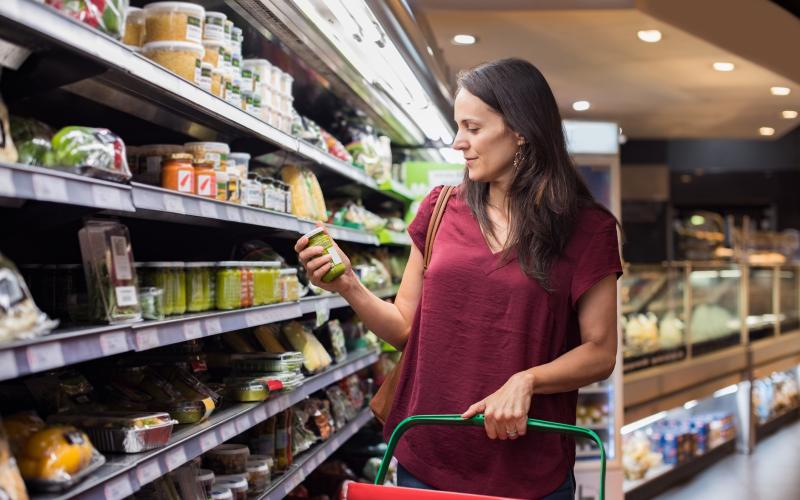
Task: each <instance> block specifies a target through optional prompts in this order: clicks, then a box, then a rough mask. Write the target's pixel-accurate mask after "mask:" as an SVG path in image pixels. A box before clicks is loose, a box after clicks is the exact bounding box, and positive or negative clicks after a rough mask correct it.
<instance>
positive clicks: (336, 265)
mask: <svg viewBox="0 0 800 500" xmlns="http://www.w3.org/2000/svg"><path fill="white" fill-rule="evenodd" d="M305 237H306V238H308V246H309V247H322V248H323V250H324V251H325V252H326V253H327V254H328V255H330V256H331V264H332V267H331V268H330V270H329V271H328V272H327V273H325V276H323V277H322V281H324V282H325V283H330V282H331V281H333V280H335V279H336V278H338V277H339V276H341V275H342V274H344V271H345V269H347V268H346V267H345V265H344V262H342V258H341V256H339V252H337V251H336V247H335V246H334V245H333V238H331V237H330V236H329V235H328V234H327V233H326V232H325V230H324V229H322V228H321V227H318V228H316V229H314V230H313V231H309V232H307V233H306V234H305Z"/></svg>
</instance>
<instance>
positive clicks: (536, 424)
mask: <svg viewBox="0 0 800 500" xmlns="http://www.w3.org/2000/svg"><path fill="white" fill-rule="evenodd" d="M420 425H459V426H465V425H471V426H477V427H483V415H476V416H474V417H472V418H469V419H463V418H461V416H460V415H415V416H411V417H408V418H407V419H405V420H403V421H402V422H400V423H399V424H398V425H397V427H396V428H395V429H394V432H392V436H391V437H390V438H389V444H388V446H387V447H386V453H384V455H383V461H382V462H381V466H380V468H379V469H378V475H377V476H376V477H375V484H377V485H382V484H383V483H384V481H385V480H386V472H387V471H388V470H389V462H390V461H391V459H392V456H394V449H395V448H396V447H397V442H398V441H400V437H401V436H402V435H403V434H405V433H406V431H408V430H409V429H411V428H413V427H418V426H420ZM528 428H529V429H531V430H532V431H534V432H557V433H560V434H569V435H571V436H575V437H583V438H588V439H591V440H592V441H594V442H595V443H596V444H597V446H598V447H599V449H600V496H599V497H598V500H603V499H604V498H605V491H606V450H605V448H604V447H603V441H602V440H601V439H600V436H598V435H597V433H596V432H594V431H593V430H591V429H586V428H584V427H578V426H576V425H569V424H562V423H559V422H548V421H547V420H537V419H535V418H529V419H528Z"/></svg>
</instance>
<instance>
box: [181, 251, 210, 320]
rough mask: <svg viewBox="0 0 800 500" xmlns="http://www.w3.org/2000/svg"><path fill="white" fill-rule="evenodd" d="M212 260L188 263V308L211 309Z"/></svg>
mask: <svg viewBox="0 0 800 500" xmlns="http://www.w3.org/2000/svg"><path fill="white" fill-rule="evenodd" d="M213 266H214V264H213V263H212V262H187V263H186V310H187V311H189V312H203V311H208V310H209V309H211V279H210V278H211V268H212V267H213Z"/></svg>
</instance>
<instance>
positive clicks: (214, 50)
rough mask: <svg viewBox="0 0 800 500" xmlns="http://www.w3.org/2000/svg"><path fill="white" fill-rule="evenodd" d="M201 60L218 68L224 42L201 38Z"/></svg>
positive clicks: (223, 50)
mask: <svg viewBox="0 0 800 500" xmlns="http://www.w3.org/2000/svg"><path fill="white" fill-rule="evenodd" d="M203 48H204V49H205V53H204V55H203V62H207V63H209V64H211V65H212V66H213V67H215V68H220V67H221V64H220V61H221V60H223V59H224V57H225V44H224V43H222V42H218V41H215V40H203Z"/></svg>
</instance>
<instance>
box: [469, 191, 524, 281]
mask: <svg viewBox="0 0 800 500" xmlns="http://www.w3.org/2000/svg"><path fill="white" fill-rule="evenodd" d="M467 211H468V212H469V216H470V220H471V221H472V227H473V231H475V232H476V233H477V235H478V239H479V240H480V244H481V248H482V250H483V252H482V253H484V254H485V255H486V256H487V257H488V258H489V259H490V262H489V263H488V264H487V265H485V266H481V269H482V270H483V272H484V273H485V274H486V275H487V276H488V275H490V274H492V273H493V272H495V271H497V270H498V269H502V268H503V267H505V266H507V265H508V264H510V263H512V262H514V261H515V260H517V247H516V245H515V246H513V247H511V250H510V251H509V253H508V257H507V258H505V259H503V258H502V256H503V250H500V251H499V252H494V251H493V250H492V248H491V247H490V246H489V242H488V241H487V239H486V235H484V234H483V231H482V230H481V225H480V223H479V222H478V218H477V217H475V214H473V213H472V210H469V207H467Z"/></svg>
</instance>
